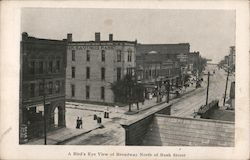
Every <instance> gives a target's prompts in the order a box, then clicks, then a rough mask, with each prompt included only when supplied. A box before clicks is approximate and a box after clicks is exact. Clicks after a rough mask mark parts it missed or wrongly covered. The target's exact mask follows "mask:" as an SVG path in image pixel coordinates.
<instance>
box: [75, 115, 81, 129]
mask: <svg viewBox="0 0 250 160" xmlns="http://www.w3.org/2000/svg"><path fill="white" fill-rule="evenodd" d="M79 125H80V119H79V117H77V120H76V129H79V127H80V126H79Z"/></svg>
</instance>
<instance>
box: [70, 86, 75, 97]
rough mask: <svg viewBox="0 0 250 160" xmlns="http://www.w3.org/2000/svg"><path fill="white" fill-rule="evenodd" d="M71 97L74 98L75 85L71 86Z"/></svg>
mask: <svg viewBox="0 0 250 160" xmlns="http://www.w3.org/2000/svg"><path fill="white" fill-rule="evenodd" d="M71 97H75V85H74V84H71Z"/></svg>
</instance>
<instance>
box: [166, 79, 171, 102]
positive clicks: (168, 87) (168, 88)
mask: <svg viewBox="0 0 250 160" xmlns="http://www.w3.org/2000/svg"><path fill="white" fill-rule="evenodd" d="M169 85H170V84H169V81H167V86H166V88H167V98H166V100H167V103H168V102H169V92H170V86H169Z"/></svg>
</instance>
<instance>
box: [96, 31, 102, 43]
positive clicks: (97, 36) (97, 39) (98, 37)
mask: <svg viewBox="0 0 250 160" xmlns="http://www.w3.org/2000/svg"><path fill="white" fill-rule="evenodd" d="M100 40H101V33H100V32H95V41H96V42H99V41H100Z"/></svg>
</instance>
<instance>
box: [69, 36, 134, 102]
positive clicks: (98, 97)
mask: <svg viewBox="0 0 250 160" xmlns="http://www.w3.org/2000/svg"><path fill="white" fill-rule="evenodd" d="M67 41H68V45H67V69H66V98H67V100H70V101H82V102H88V103H102V104H109V103H114V95H113V92H112V90H111V84H112V83H114V82H115V81H117V80H120V79H122V78H123V76H124V75H125V74H133V72H134V68H135V52H136V50H135V46H136V41H115V40H113V35H112V34H109V40H106V41H103V40H101V35H100V33H99V32H98V33H95V40H94V41H72V34H68V37H67Z"/></svg>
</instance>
